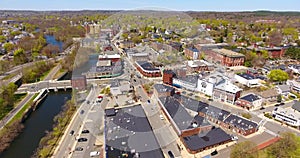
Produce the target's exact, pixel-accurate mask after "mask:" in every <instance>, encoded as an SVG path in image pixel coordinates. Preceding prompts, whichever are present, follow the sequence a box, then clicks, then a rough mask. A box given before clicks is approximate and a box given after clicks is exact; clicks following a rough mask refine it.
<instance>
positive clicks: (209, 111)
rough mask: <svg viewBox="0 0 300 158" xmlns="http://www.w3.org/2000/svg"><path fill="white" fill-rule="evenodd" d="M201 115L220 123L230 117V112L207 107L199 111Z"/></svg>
mask: <svg viewBox="0 0 300 158" xmlns="http://www.w3.org/2000/svg"><path fill="white" fill-rule="evenodd" d="M201 112H202V113H205V114H206V115H207V116H210V117H212V118H215V119H218V120H220V121H224V120H225V119H226V117H227V116H228V115H230V112H228V111H226V110H223V109H220V108H217V107H215V106H212V105H210V106H208V107H206V108H204V109H202V110H201Z"/></svg>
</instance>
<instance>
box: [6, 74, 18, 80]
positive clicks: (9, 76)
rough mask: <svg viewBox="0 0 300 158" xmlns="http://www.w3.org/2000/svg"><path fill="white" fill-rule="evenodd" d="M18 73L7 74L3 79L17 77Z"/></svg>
mask: <svg viewBox="0 0 300 158" xmlns="http://www.w3.org/2000/svg"><path fill="white" fill-rule="evenodd" d="M16 75H17V74H15V73H13V74H9V75H7V76H5V77H4V78H3V80H8V79H11V78H13V77H15V76H16Z"/></svg>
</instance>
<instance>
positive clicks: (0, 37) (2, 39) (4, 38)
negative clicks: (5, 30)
mask: <svg viewBox="0 0 300 158" xmlns="http://www.w3.org/2000/svg"><path fill="white" fill-rule="evenodd" d="M5 41H6V37H5V36H2V35H0V43H3V42H5Z"/></svg>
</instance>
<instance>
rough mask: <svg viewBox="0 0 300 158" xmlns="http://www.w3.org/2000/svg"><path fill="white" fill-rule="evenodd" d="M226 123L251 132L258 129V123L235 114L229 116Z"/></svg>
mask: <svg viewBox="0 0 300 158" xmlns="http://www.w3.org/2000/svg"><path fill="white" fill-rule="evenodd" d="M224 122H225V123H227V124H230V125H232V126H234V127H236V128H239V129H243V130H249V129H252V128H256V127H257V123H255V122H252V121H250V120H247V119H244V118H242V117H240V116H237V115H233V114H231V115H229V116H228V117H227V118H226V119H225V120H224Z"/></svg>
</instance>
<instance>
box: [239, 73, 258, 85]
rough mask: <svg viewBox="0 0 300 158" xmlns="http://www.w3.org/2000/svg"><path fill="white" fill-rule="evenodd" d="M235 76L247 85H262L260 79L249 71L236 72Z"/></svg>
mask: <svg viewBox="0 0 300 158" xmlns="http://www.w3.org/2000/svg"><path fill="white" fill-rule="evenodd" d="M234 78H235V79H236V81H237V82H239V83H240V84H242V85H245V86H247V87H250V88H252V87H258V86H260V85H259V79H258V78H256V77H255V76H253V75H250V74H248V73H241V74H235V75H234Z"/></svg>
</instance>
